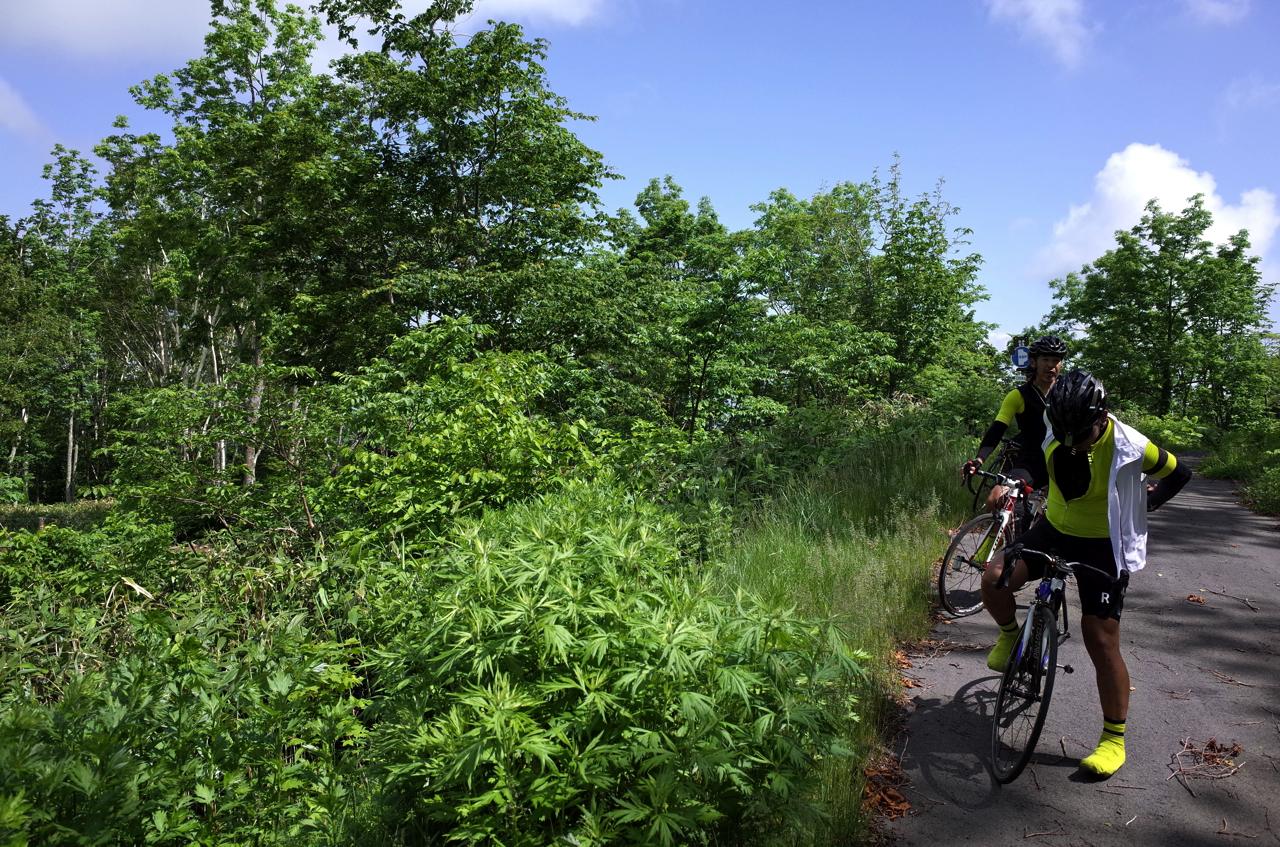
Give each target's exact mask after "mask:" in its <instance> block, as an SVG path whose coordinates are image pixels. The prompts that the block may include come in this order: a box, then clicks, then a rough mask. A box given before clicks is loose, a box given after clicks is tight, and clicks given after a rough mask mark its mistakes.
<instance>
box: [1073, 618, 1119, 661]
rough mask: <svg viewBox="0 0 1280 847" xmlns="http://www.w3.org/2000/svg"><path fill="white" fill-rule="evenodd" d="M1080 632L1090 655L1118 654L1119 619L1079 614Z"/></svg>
mask: <svg viewBox="0 0 1280 847" xmlns="http://www.w3.org/2000/svg"><path fill="white" fill-rule="evenodd" d="M1080 632H1081V634H1082V635H1083V636H1084V646H1085V649H1086V650H1088V651H1089V655H1091V656H1103V655H1111V654H1119V652H1120V621H1118V620H1116V619H1114V618H1100V617H1097V616H1095V615H1081V616H1080Z"/></svg>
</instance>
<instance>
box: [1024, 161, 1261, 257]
mask: <svg viewBox="0 0 1280 847" xmlns="http://www.w3.org/2000/svg"><path fill="white" fill-rule="evenodd" d="M1196 194H1203V195H1204V204H1205V208H1206V209H1208V210H1209V212H1210V213H1212V215H1213V226H1212V227H1211V228H1210V229H1209V231H1208V233H1206V237H1207V238H1208V239H1209V240H1210V241H1212V242H1214V243H1215V244H1221V243H1223V242H1225V241H1226V239H1227V238H1228V237H1229V236H1231V235H1233V234H1235V233H1236V232H1238V231H1240V230H1241V229H1247V230H1249V239H1250V241H1251V243H1252V245H1253V251H1254V252H1255V253H1256V254H1257V255H1259V256H1262V257H1264V261H1265V257H1266V254H1267V251H1268V249H1269V248H1270V247H1271V244H1272V241H1273V239H1274V237H1275V235H1276V231H1277V229H1280V206H1278V205H1277V200H1276V195H1275V194H1274V193H1272V192H1271V191H1268V190H1266V189H1263V188H1253V189H1250V190H1249V191H1245V192H1244V193H1243V194H1241V195H1240V200H1239V202H1237V203H1234V204H1232V203H1228V202H1227V201H1226V200H1225V199H1223V198H1222V196H1221V195H1219V194H1218V186H1217V181H1216V180H1215V179H1214V178H1213V175H1212V174H1210V173H1208V172H1204V171H1196V170H1194V169H1192V168H1191V166H1190V164H1189V163H1188V162H1187V161H1186V160H1185V159H1183V158H1182V157H1180V156H1178V155H1177V154H1176V153H1174V152H1172V151H1170V150H1166V149H1165V148H1163V147H1161V146H1160V145H1158V144H1130V145H1129V146H1128V147H1126V148H1125V149H1124V150H1122V151H1120V152H1119V153H1113V154H1112V155H1111V156H1110V157H1109V158H1108V159H1107V163H1106V165H1105V166H1104V167H1103V169H1102V170H1101V171H1099V172H1098V174H1097V176H1096V177H1095V178H1094V186H1093V197H1092V198H1090V199H1089V200H1088V201H1087V202H1085V203H1082V204H1080V205H1078V206H1072V207H1071V208H1070V209H1069V210H1068V212H1067V216H1066V217H1065V218H1063V219H1062V220H1060V221H1059V222H1058V223H1057V224H1056V225H1055V226H1054V233H1053V235H1054V237H1053V241H1052V243H1051V244H1049V245H1048V246H1047V247H1045V248H1044V249H1043V250H1042V251H1041V253H1040V255H1039V258H1038V268H1037V272H1038V274H1040V275H1044V276H1060V275H1062V274H1064V273H1066V272H1068V271H1076V270H1079V269H1080V267H1081V266H1082V265H1084V264H1087V263H1089V262H1092V261H1093V260H1094V259H1096V258H1098V257H1099V256H1101V255H1102V254H1103V253H1105V252H1106V251H1107V250H1110V249H1111V248H1113V247H1114V246H1115V232H1116V230H1121V229H1130V228H1132V227H1133V226H1134V225H1136V224H1137V223H1138V221H1139V220H1140V219H1141V218H1142V214H1143V211H1144V207H1145V206H1146V204H1147V201H1148V200H1153V199H1154V200H1156V201H1157V202H1158V203H1159V204H1160V207H1161V209H1163V210H1164V211H1166V212H1173V213H1177V212H1181V211H1182V210H1183V209H1184V208H1185V207H1186V204H1187V200H1188V199H1189V198H1191V197H1192V196H1193V195H1196Z"/></svg>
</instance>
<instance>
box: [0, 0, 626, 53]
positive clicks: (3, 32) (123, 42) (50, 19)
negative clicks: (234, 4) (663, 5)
mask: <svg viewBox="0 0 1280 847" xmlns="http://www.w3.org/2000/svg"><path fill="white" fill-rule="evenodd" d="M428 2H429V0H405V2H404V4H403V11H404V13H405V14H406V15H414V14H417V13H418V12H421V11H423V10H424V9H426V8H427V5H428ZM606 2H607V0H477V2H476V6H475V9H474V11H473V12H472V13H471V15H470V16H469V20H467V21H461V22H460V23H461V29H463V30H466V29H469V28H474V27H477V26H482V25H483V23H484V21H486V20H487V19H489V18H497V19H509V20H519V21H528V22H538V23H551V24H562V25H567V26H580V25H582V24H585V23H587V22H589V21H591V20H593V19H595V18H596V17H597V16H598V15H599V14H600V13H601V12H602V11H603V9H604V7H605V4H606ZM0 6H3V7H4V10H3V13H2V15H0V17H2V18H3V25H0V47H5V48H15V49H20V50H27V51H32V52H36V51H38V52H41V53H48V52H53V53H57V54H60V55H64V56H75V57H86V58H92V59H100V58H103V57H138V56H141V57H146V58H160V59H171V60H175V61H181V60H183V59H186V58H189V57H193V56H198V55H200V53H201V52H202V50H203V48H202V44H203V39H204V35H205V33H206V32H207V31H208V29H209V21H210V10H209V0H163V2H157V0H0ZM326 36H327V38H326V42H322V44H321V47H320V50H319V53H320V56H319V57H318V59H317V61H316V65H317V66H318V67H324V66H325V65H327V62H328V60H329V59H331V58H334V57H335V56H338V55H341V54H342V53H343V52H344V50H345V48H343V47H342V46H341V45H338V44H333V43H330V42H334V41H336V38H335V37H334V34H333V32H330V31H329V29H326Z"/></svg>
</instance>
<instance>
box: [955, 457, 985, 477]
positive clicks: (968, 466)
mask: <svg viewBox="0 0 1280 847" xmlns="http://www.w3.org/2000/svg"><path fill="white" fill-rule="evenodd" d="M981 467H982V460H981V459H970V460H969V461H967V462H965V463H964V466H963V467H961V468H960V472H961V473H962V474H964V475H965V477H966V478H968V477H971V476H973V475H974V474H975V473H977V472H978V470H979V469H980V468H981Z"/></svg>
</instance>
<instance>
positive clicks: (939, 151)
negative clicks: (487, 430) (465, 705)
mask: <svg viewBox="0 0 1280 847" xmlns="http://www.w3.org/2000/svg"><path fill="white" fill-rule="evenodd" d="M422 2H423V0H407V2H406V3H405V6H406V8H409V9H412V8H413V7H414V6H415V5H417V6H421V5H422ZM0 6H3V7H6V8H4V9H3V10H0V19H2V22H0V214H8V215H10V216H20V215H22V214H25V213H26V211H27V210H28V208H29V203H30V201H31V200H32V199H33V198H35V197H37V196H41V195H42V194H43V193H44V192H45V186H44V183H43V182H42V180H41V179H40V169H41V166H42V164H43V163H44V162H45V161H47V160H48V151H49V149H50V147H51V146H52V145H53V144H54V143H55V142H60V143H62V144H65V145H67V146H71V147H76V148H79V149H81V150H86V151H87V150H88V149H90V148H91V147H92V145H93V144H94V143H95V142H96V141H97V140H98V139H99V138H101V137H102V136H103V135H105V134H107V133H108V132H109V131H110V122H111V119H112V118H113V117H114V116H115V115H116V114H120V113H124V114H128V115H130V117H131V119H132V120H133V122H134V125H135V126H143V127H153V128H162V127H163V126H164V124H163V123H162V122H160V121H159V120H157V119H156V118H155V117H149V116H145V115H142V114H140V112H139V110H138V109H137V107H135V106H134V105H133V103H132V101H131V99H130V97H129V95H128V90H127V89H128V86H129V85H131V84H133V83H136V82H138V81H139V80H141V79H144V78H146V77H149V76H151V75H153V74H155V73H159V72H163V71H167V70H171V69H173V68H174V67H177V66H178V65H180V64H181V63H182V62H183V61H185V60H186V59H187V58H190V57H192V56H195V55H197V54H198V53H199V51H200V39H201V37H202V34H203V31H204V27H205V24H206V21H207V18H208V5H207V2H206V0H163V2H160V1H159V0H41V2H28V0H0ZM489 16H493V17H501V18H505V19H509V20H518V21H519V22H521V23H523V24H525V26H526V28H527V30H528V31H529V33H530V34H531V35H536V36H540V37H543V38H546V39H547V40H548V41H549V42H550V55H549V57H548V60H547V63H546V64H547V69H548V73H549V76H550V80H551V87H552V89H553V90H555V91H556V92H558V93H560V94H562V95H564V96H565V97H567V98H568V100H569V102H570V105H571V106H572V107H573V108H575V109H577V110H579V111H582V112H586V113H589V114H592V115H595V116H596V117H597V120H596V121H595V122H594V123H589V124H582V125H580V126H578V127H577V130H578V132H579V134H580V136H581V137H582V138H583V139H584V140H585V141H586V142H587V143H589V144H590V145H592V146H593V147H595V148H596V149H598V150H600V151H601V152H602V153H604V155H605V158H606V161H607V162H608V163H609V164H610V166H611V167H612V168H613V169H614V170H615V171H617V172H618V173H620V174H621V175H622V176H624V177H625V180H623V181H618V182H613V183H610V184H609V185H607V186H606V187H605V189H604V191H603V192H602V197H603V199H604V201H605V203H606V205H607V206H608V207H610V208H615V207H618V206H624V205H629V204H630V202H631V200H632V198H633V197H634V196H635V194H636V193H637V192H638V191H639V190H640V189H641V188H642V187H643V185H644V184H645V182H647V181H648V180H649V179H650V178H652V177H655V176H662V175H665V174H670V175H671V176H672V177H674V179H675V180H676V182H678V183H679V184H680V185H682V186H683V187H684V189H685V192H686V194H687V195H688V196H689V197H690V198H691V199H697V198H698V197H700V196H704V195H705V196H708V197H710V198H711V200H712V202H713V204H714V205H715V207H716V209H717V211H718V212H719V214H720V216H721V218H722V220H723V221H724V222H725V223H726V224H728V225H729V226H731V227H745V226H749V225H750V224H751V222H752V221H753V219H754V214H753V213H752V212H751V210H750V206H751V205H752V204H753V203H757V202H760V201H761V200H763V199H765V198H766V197H767V196H768V194H769V192H770V191H772V190H773V189H775V188H779V187H785V188H787V189H789V190H791V191H792V192H793V193H795V194H797V195H800V196H808V195H811V194H813V193H814V192H817V191H821V190H824V189H826V188H829V187H831V186H832V185H834V184H836V183H838V182H842V181H861V180H864V179H867V178H869V177H870V176H871V174H872V172H873V171H874V170H875V169H876V168H880V169H882V170H883V169H884V168H886V167H887V166H888V165H889V164H890V163H891V162H892V161H893V157H894V155H895V154H898V155H900V156H901V162H902V168H903V173H904V177H905V181H906V185H907V188H908V190H909V191H910V192H911V193H912V194H918V193H920V192H923V191H927V190H930V189H932V188H933V187H934V185H935V184H936V183H937V181H938V180H939V179H941V180H944V185H943V189H942V191H943V196H944V198H945V199H946V200H947V201H948V202H950V203H951V204H953V205H954V206H957V207H958V208H959V209H960V213H959V214H958V215H957V216H956V217H955V218H954V219H953V220H954V221H955V223H956V224H957V225H959V226H965V227H968V228H970V229H972V230H973V234H972V236H971V242H972V243H971V247H970V249H972V250H973V251H975V252H978V253H980V254H981V255H982V256H983V258H984V260H985V263H984V265H983V268H982V271H981V274H980V281H981V282H982V284H983V285H984V286H985V287H986V289H987V290H988V292H989V293H990V295H991V299H990V300H989V301H988V302H986V303H983V304H982V305H981V306H980V307H979V309H978V316H979V317H980V318H982V319H984V320H987V321H991V322H993V323H995V324H998V325H999V326H1000V328H1001V329H1002V330H1004V331H1016V330H1017V329H1019V328H1020V327H1022V326H1023V325H1025V324H1027V323H1031V322H1034V321H1035V320H1037V319H1038V318H1039V317H1040V316H1041V315H1043V314H1044V313H1045V312H1046V311H1047V310H1048V308H1049V306H1050V305H1051V300H1050V294H1049V289H1048V285H1047V282H1048V280H1050V279H1052V278H1054V277H1056V276H1061V275H1062V274H1063V273H1065V272H1067V271H1071V270H1076V269H1078V268H1079V267H1080V265H1082V264H1083V263H1085V262H1088V261H1090V260H1091V259H1093V258H1096V257H1097V256H1099V255H1101V253H1102V252H1104V251H1105V250H1106V249H1107V248H1108V247H1109V246H1111V244H1113V243H1114V239H1113V232H1114V231H1115V230H1116V229H1118V228H1127V227H1130V226H1132V225H1133V224H1135V223H1136V222H1137V220H1138V217H1139V216H1140V214H1141V209H1142V206H1143V204H1144V203H1145V202H1146V201H1147V200H1148V199H1151V198H1157V199H1159V200H1160V201H1161V203H1162V204H1163V205H1164V207H1165V208H1166V209H1171V210H1174V209H1181V208H1182V207H1183V205H1184V204H1185V201H1186V198H1187V197H1188V196H1190V195H1191V194H1194V193H1197V192H1202V193H1204V194H1205V195H1206V196H1207V198H1208V201H1207V202H1208V206H1209V208H1210V210H1211V211H1213V213H1214V216H1215V219H1216V221H1217V226H1216V228H1215V231H1214V232H1213V233H1211V235H1213V236H1214V237H1215V238H1217V239H1222V238H1225V237H1226V235H1227V234H1229V233H1230V232H1234V231H1235V230H1237V229H1240V228H1242V227H1244V228H1247V229H1249V231H1250V234H1251V236H1252V238H1253V242H1254V246H1255V251H1256V252H1257V254H1258V255H1259V256H1261V257H1262V260H1263V268H1264V274H1265V276H1266V278H1267V279H1268V280H1280V235H1278V234H1277V229H1280V200H1278V199H1277V194H1278V193H1280V155H1278V152H1277V143H1276V139H1277V136H1278V135H1280V133H1278V132H1277V130H1278V129H1280V51H1277V50H1276V49H1275V47H1274V43H1275V40H1276V38H1277V36H1280V3H1274V2H1262V0H1159V2H1155V0H1151V1H1150V2H1144V0H1134V1H1133V2H1123V3H1121V2H1115V0H1110V2H1102V0H917V2H897V3H874V2H853V1H852V0H844V2H837V0H822V1H820V2H817V1H816V2H808V3H795V4H780V3H776V2H770V3H765V2H757V0H738V2H731V0H481V2H480V4H479V6H478V9H477V13H476V15H475V17H476V18H477V20H479V19H483V18H485V17H489ZM1272 315H1273V317H1280V306H1276V305H1273V308H1272Z"/></svg>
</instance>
